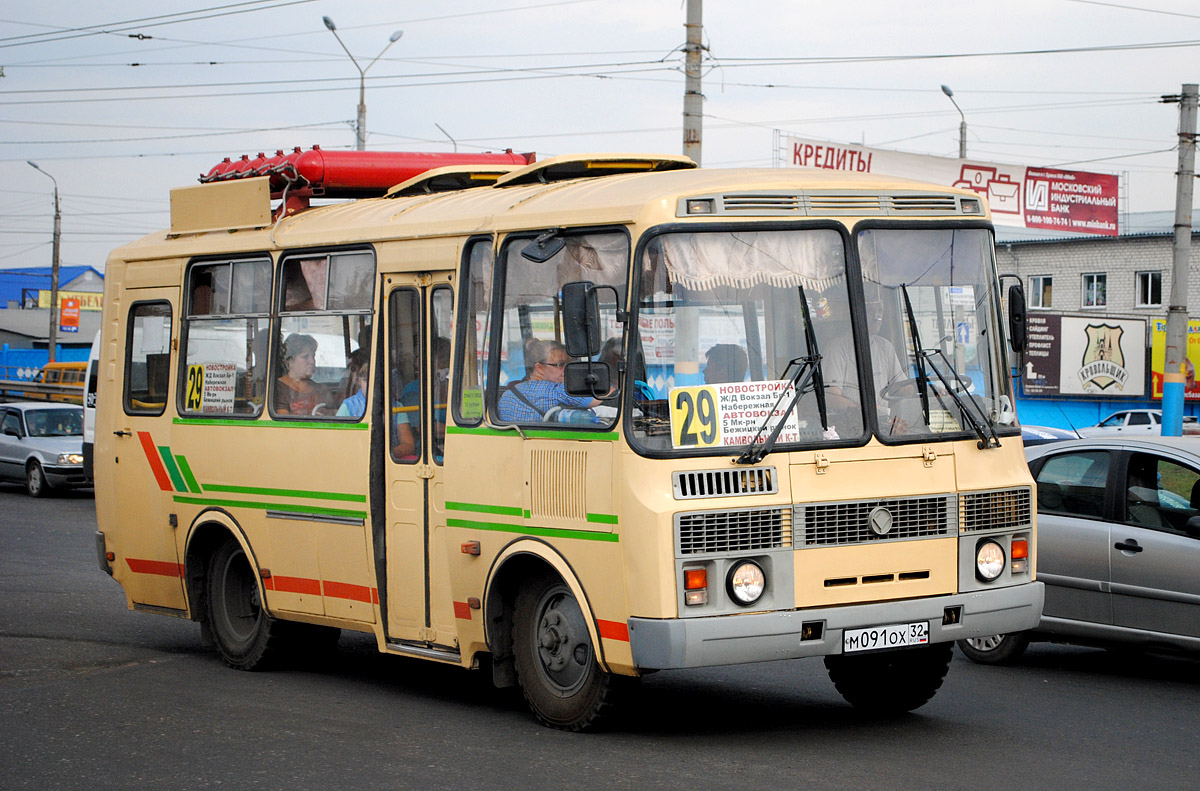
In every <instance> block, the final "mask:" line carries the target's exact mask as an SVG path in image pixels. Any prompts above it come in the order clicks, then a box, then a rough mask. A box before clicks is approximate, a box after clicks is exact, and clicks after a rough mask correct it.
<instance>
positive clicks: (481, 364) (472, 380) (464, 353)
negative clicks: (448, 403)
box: [454, 238, 495, 426]
mask: <svg viewBox="0 0 1200 791" xmlns="http://www.w3.org/2000/svg"><path fill="white" fill-rule="evenodd" d="M494 263H495V256H494V255H493V252H492V240H491V239H490V238H489V239H478V240H475V241H474V242H472V243H471V244H470V245H469V246H468V248H467V250H466V252H465V253H464V255H463V274H462V277H461V278H460V279H459V282H460V283H461V286H460V290H461V292H462V293H461V295H460V298H461V299H462V304H461V306H460V308H459V310H460V313H461V315H462V317H463V321H462V322H461V325H462V326H461V327H459V328H458V348H459V349H460V350H461V351H460V353H459V354H458V357H457V362H456V363H455V365H456V371H455V381H456V383H457V384H456V387H455V388H454V391H455V402H454V421H455V423H456V424H458V425H460V426H478V425H479V424H480V423H481V422H483V388H484V386H485V385H486V384H487V372H488V346H489V344H490V342H491V330H490V328H491V309H492V266H493V264H494Z"/></svg>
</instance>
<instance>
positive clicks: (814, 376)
mask: <svg viewBox="0 0 1200 791" xmlns="http://www.w3.org/2000/svg"><path fill="white" fill-rule="evenodd" d="M798 288H799V289H800V315H801V316H803V318H804V334H805V339H804V345H805V349H806V351H807V352H808V353H807V354H806V355H805V356H804V357H796V358H795V359H792V360H790V361H788V364H787V368H785V369H784V373H785V374H786V373H787V372H788V371H789V370H790V369H791V368H792V366H795V365H799V368H797V369H796V372H795V373H794V374H792V376H791V378H790V379H789V384H790V386H791V387H793V388H795V389H794V391H793V392H792V399H791V400H790V401H789V402H788V405H787V409H785V410H783V412H780V413H778V414H780V415H781V417H780V419H779V422H778V423H776V424H775V428H774V429H773V430H772V431H771V436H769V437H767V440H766V442H764V443H763V444H762V445H761V446H758V445H756V443H757V442H758V438H759V437H761V436H762V433H763V432H764V431H766V430H767V426H768V425H769V424H770V422H771V418H772V416H774V415H775V414H777V412H776V410H778V408H779V404H780V402H781V401H783V398H784V396H786V395H787V388H784V390H783V392H782V393H780V394H779V398H777V399H775V404H774V405H773V406H772V407H771V411H770V412H768V413H767V417H766V419H764V420H763V422H762V425H761V426H759V427H758V431H756V432H754V436H753V437H752V438H751V439H750V443H749V444H748V445H747V446H746V449H745V450H743V451H742V453H741V455H740V456H738V457H737V458H736V459H735V460H734V463H735V464H758V463H759V462H760V461H762V460H763V459H764V458H765V457H766V455H767V454H768V453H770V452H771V449H772V448H774V447H775V441H776V440H778V439H779V434H780V433H781V432H782V431H783V426H784V424H785V423H787V417H788V415H790V414H791V413H792V410H793V409H795V408H796V402H798V401H799V400H800V397H801V396H802V395H804V393H805V392H806V389H807V388H808V386H809V385H810V384H811V385H812V386H813V389H814V393H815V395H816V397H817V412H818V414H820V416H821V431H822V432H826V431H828V430H829V415H828V413H827V411H826V407H825V379H824V377H823V376H822V375H821V353H820V351H819V350H818V348H817V335H816V333H815V332H814V331H813V323H812V315H811V314H810V313H809V310H808V300H807V299H805V296H804V286H799V287H798ZM806 373H807V376H806V375H805V374H806Z"/></svg>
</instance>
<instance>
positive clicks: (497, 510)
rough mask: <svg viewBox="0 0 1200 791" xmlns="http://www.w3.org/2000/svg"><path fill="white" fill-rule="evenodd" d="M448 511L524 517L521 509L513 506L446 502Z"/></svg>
mask: <svg viewBox="0 0 1200 791" xmlns="http://www.w3.org/2000/svg"><path fill="white" fill-rule="evenodd" d="M446 510H447V511H473V512H475V513H477V514H499V515H500V516H522V515H523V512H522V510H521V508H520V507H519V506H518V507H513V506H511V505H483V504H481V503H452V502H450V501H448V500H447V501H446Z"/></svg>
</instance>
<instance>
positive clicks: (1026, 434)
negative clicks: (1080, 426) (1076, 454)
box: [1021, 425, 1079, 448]
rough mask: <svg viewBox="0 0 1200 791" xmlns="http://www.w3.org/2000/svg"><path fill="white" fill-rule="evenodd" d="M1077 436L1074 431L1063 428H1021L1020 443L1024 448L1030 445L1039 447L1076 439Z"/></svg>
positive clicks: (1024, 426)
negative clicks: (1048, 443) (1022, 443)
mask: <svg viewBox="0 0 1200 791" xmlns="http://www.w3.org/2000/svg"><path fill="white" fill-rule="evenodd" d="M1078 438H1079V435H1078V434H1076V433H1075V432H1074V431H1067V430H1066V429H1063V428H1052V427H1050V426H1026V425H1022V426H1021V441H1022V442H1024V443H1025V447H1027V448H1028V447H1029V446H1031V445H1041V444H1043V443H1046V442H1058V441H1059V440H1064V439H1078Z"/></svg>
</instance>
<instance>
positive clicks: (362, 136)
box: [321, 16, 404, 151]
mask: <svg viewBox="0 0 1200 791" xmlns="http://www.w3.org/2000/svg"><path fill="white" fill-rule="evenodd" d="M321 21H322V22H324V23H325V27H327V28H329V32H330V33H332V34H333V37H334V38H336V39H337V40H338V43H339V44H341V45H342V49H344V50H346V54H347V55H349V56H350V60H351V61H352V62H353V63H354V68H356V69H358V123H357V124H355V129H354V134H355V136H356V137H357V138H358V145H357V148H358V150H359V151H366V150H367V71H368V69H370V68H371V67H372V66H374V65H375V61H377V60H379V59H380V58H382V57H383V53H385V52H387V51H388V47H390V46H392V45H393V44H395V43H396V42H397V41H399V40H400V37H401V36H403V35H404V31H403V30H397V31H396V32H395V33H393V34H392V35H390V36H388V43H387V44H386V45H385V46H384V48H383V49H381V50H380V51H379V54H378V55H376V56H375V60H373V61H371V62H370V63H368V64H367V68H365V69H364V68H363V67H362V66H359V65H358V59H357V58H355V57H354V53H353V52H351V51H350V50H349V48H348V47H346V44H345V42H343V41H342V37H341V36H339V35H338V33H337V25H335V24H333V20H332V19H330V18H329V17H327V16H323V17H321Z"/></svg>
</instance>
